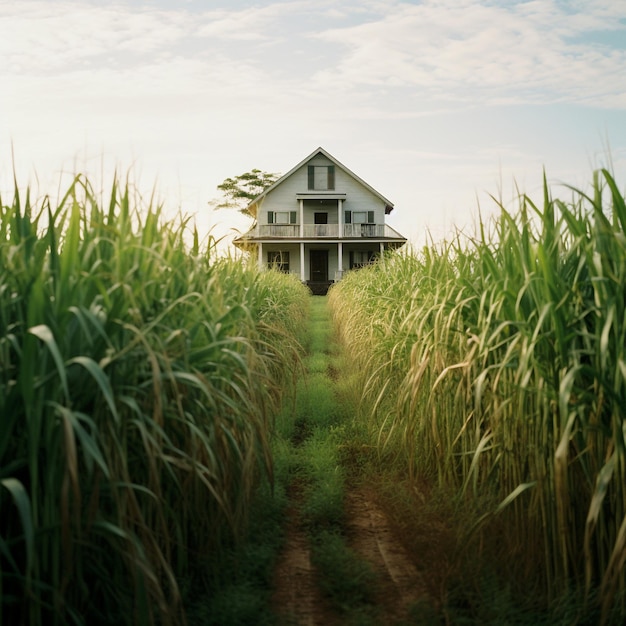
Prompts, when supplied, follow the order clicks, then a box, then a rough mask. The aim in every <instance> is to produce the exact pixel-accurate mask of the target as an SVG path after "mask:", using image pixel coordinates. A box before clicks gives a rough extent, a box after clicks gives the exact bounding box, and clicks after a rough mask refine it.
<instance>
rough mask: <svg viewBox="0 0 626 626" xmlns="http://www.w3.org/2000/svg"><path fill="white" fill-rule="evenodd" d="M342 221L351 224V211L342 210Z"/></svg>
mask: <svg viewBox="0 0 626 626" xmlns="http://www.w3.org/2000/svg"><path fill="white" fill-rule="evenodd" d="M344 222H345V223H346V224H352V211H345V212H344Z"/></svg>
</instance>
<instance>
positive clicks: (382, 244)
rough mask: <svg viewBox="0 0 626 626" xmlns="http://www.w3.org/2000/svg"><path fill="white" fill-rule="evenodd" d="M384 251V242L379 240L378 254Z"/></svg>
mask: <svg viewBox="0 0 626 626" xmlns="http://www.w3.org/2000/svg"><path fill="white" fill-rule="evenodd" d="M384 251H385V244H384V243H383V242H382V241H381V242H380V254H381V256H382V254H383V252H384Z"/></svg>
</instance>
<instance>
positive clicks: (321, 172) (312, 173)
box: [308, 165, 335, 191]
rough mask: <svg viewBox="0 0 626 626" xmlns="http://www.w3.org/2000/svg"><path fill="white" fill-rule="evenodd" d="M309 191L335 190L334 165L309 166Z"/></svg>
mask: <svg viewBox="0 0 626 626" xmlns="http://www.w3.org/2000/svg"><path fill="white" fill-rule="evenodd" d="M308 176H309V189H315V190H319V191H324V190H328V189H334V188H335V166H334V165H309V168H308Z"/></svg>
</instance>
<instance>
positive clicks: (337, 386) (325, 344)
mask: <svg viewBox="0 0 626 626" xmlns="http://www.w3.org/2000/svg"><path fill="white" fill-rule="evenodd" d="M304 366H305V376H304V377H303V378H302V379H301V380H300V381H299V382H298V389H297V396H296V399H295V410H294V411H293V413H291V416H292V417H291V421H289V417H288V416H287V415H284V416H283V418H284V422H283V423H282V424H280V425H279V431H281V432H282V433H283V436H284V440H283V442H282V445H280V446H279V450H278V451H277V452H278V453H277V465H278V466H279V467H282V471H281V470H279V472H280V474H281V476H282V480H284V481H285V485H286V495H287V497H288V505H287V507H286V511H287V514H286V516H285V520H286V521H285V524H284V528H285V543H284V548H283V551H282V553H281V556H280V558H279V560H278V565H277V567H276V570H275V574H274V580H273V583H274V589H275V591H274V594H273V598H272V606H273V610H274V613H275V615H276V619H277V622H278V623H279V624H294V625H295V624H302V625H305V624H306V625H313V624H340V623H341V624H362V625H366V624H379V623H385V624H393V623H396V624H400V623H417V622H416V620H418V623H426V622H425V621H424V619H423V618H424V617H426V615H425V613H424V606H423V605H422V604H420V600H422V599H423V598H424V597H425V588H424V585H423V583H422V581H421V578H420V575H419V572H418V571H417V569H416V567H415V565H414V564H413V563H412V562H411V560H410V559H409V558H408V556H407V553H406V551H405V550H404V548H403V546H402V544H401V543H400V542H399V541H398V540H397V539H396V537H395V535H394V532H393V530H392V527H391V525H390V523H389V522H388V520H387V518H386V516H385V514H384V512H383V510H382V509H381V508H380V506H379V505H378V504H377V503H376V498H375V494H374V491H373V489H372V488H371V487H368V486H367V485H363V484H361V480H360V476H359V472H358V466H359V458H358V450H355V446H354V445H351V443H352V442H351V437H350V429H351V422H350V419H349V418H350V417H351V415H350V414H351V411H352V408H351V406H350V401H349V399H348V398H349V394H346V392H345V387H346V385H349V380H348V376H347V375H346V374H345V373H346V372H349V357H348V356H347V355H341V354H340V353H339V350H338V347H337V345H336V344H335V343H334V342H333V340H332V329H331V323H330V318H329V312H328V308H327V302H326V298H322V297H314V298H313V301H312V307H311V320H310V335H309V346H308V354H307V356H306V358H305V363H304ZM293 415H295V420H294V419H293ZM357 448H358V446H357ZM417 613H420V614H421V617H418V615H417Z"/></svg>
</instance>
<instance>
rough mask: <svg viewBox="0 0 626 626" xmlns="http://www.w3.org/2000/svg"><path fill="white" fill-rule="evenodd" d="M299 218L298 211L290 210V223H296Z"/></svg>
mask: <svg viewBox="0 0 626 626" xmlns="http://www.w3.org/2000/svg"><path fill="white" fill-rule="evenodd" d="M296 220H297V213H296V212H295V211H290V212H289V223H290V224H295V223H296Z"/></svg>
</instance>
